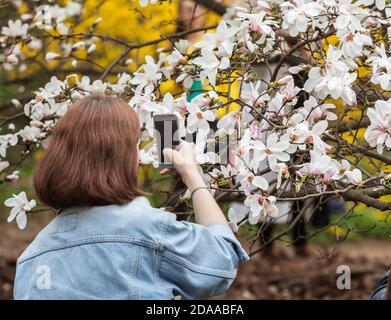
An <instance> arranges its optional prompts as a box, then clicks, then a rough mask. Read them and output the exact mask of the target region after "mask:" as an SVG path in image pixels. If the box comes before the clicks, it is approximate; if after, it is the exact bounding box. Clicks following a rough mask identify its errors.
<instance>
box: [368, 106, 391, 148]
mask: <svg viewBox="0 0 391 320" xmlns="http://www.w3.org/2000/svg"><path fill="white" fill-rule="evenodd" d="M367 115H368V118H369V120H370V125H369V126H368V128H367V130H366V131H365V133H364V138H365V139H366V140H367V141H368V143H369V145H370V146H371V147H376V148H377V152H378V153H383V149H384V146H386V147H387V148H388V149H390V148H391V136H390V133H391V99H389V100H387V101H383V100H377V101H376V103H375V108H368V110H367Z"/></svg>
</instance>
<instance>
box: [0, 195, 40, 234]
mask: <svg viewBox="0 0 391 320" xmlns="http://www.w3.org/2000/svg"><path fill="white" fill-rule="evenodd" d="M12 196H13V197H12V198H9V199H7V200H5V202H4V204H5V205H6V206H7V207H12V209H11V212H10V215H9V217H8V219H7V221H8V222H11V221H13V220H14V219H15V218H16V224H17V225H18V227H19V229H24V228H25V227H26V224H27V216H26V212H29V211H31V210H32V209H33V208H34V207H35V206H36V201H35V200H31V201H28V200H27V196H26V192H24V191H23V192H21V193H19V194H18V195H15V194H13V195H12Z"/></svg>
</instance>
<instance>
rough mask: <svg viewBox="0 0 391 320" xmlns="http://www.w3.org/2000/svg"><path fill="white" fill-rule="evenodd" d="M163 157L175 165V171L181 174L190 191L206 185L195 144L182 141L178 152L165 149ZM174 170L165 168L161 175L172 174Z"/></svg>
mask: <svg viewBox="0 0 391 320" xmlns="http://www.w3.org/2000/svg"><path fill="white" fill-rule="evenodd" d="M163 155H164V157H165V159H166V160H168V161H169V162H171V163H172V164H173V166H174V169H175V170H176V171H177V172H178V173H179V175H180V176H181V178H182V180H183V182H184V183H185V184H186V186H187V187H188V188H189V189H190V190H192V189H194V188H197V187H199V186H204V185H205V184H204V182H203V179H202V177H201V174H200V171H199V166H198V164H197V161H196V159H195V156H194V143H189V142H186V141H181V144H180V145H179V150H178V151H177V150H174V149H169V148H165V149H164V150H163ZM172 170H173V169H171V168H165V169H163V170H162V171H160V174H161V175H165V174H167V173H170V172H172Z"/></svg>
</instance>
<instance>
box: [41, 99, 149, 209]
mask: <svg viewBox="0 0 391 320" xmlns="http://www.w3.org/2000/svg"><path fill="white" fill-rule="evenodd" d="M139 137H140V125H139V120H138V117H137V114H136V113H135V112H134V110H133V109H132V108H131V107H130V106H129V105H128V104H127V103H126V102H125V101H124V100H122V99H121V98H119V97H113V96H103V95H96V94H94V95H90V96H87V97H84V98H82V99H80V100H78V101H77V102H75V103H74V104H72V105H71V106H70V108H69V111H68V112H67V113H66V114H65V115H64V117H63V118H62V119H60V120H59V122H58V124H57V125H56V127H55V129H54V131H53V133H52V136H51V141H50V142H49V146H48V149H47V150H46V152H45V155H44V156H43V158H42V159H41V162H40V165H39V168H38V171H37V172H36V174H35V177H34V188H35V191H36V193H37V196H38V198H39V199H40V200H41V201H42V202H43V203H45V204H46V205H48V206H50V207H52V208H55V209H65V208H70V207H84V206H99V205H108V204H119V205H122V204H125V203H127V202H130V201H131V200H133V199H134V198H135V197H137V196H140V195H144V194H145V193H143V192H142V191H141V190H139V189H138V187H137V165H138V140H139Z"/></svg>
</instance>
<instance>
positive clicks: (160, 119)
mask: <svg viewBox="0 0 391 320" xmlns="http://www.w3.org/2000/svg"><path fill="white" fill-rule="evenodd" d="M153 121H154V125H155V137H156V142H157V147H158V156H159V164H160V166H163V167H171V166H172V164H171V163H168V162H165V160H164V156H163V149H164V148H170V149H174V148H175V147H177V146H178V145H179V142H180V139H179V133H178V119H177V117H176V116H175V115H170V114H167V115H157V116H154V118H153Z"/></svg>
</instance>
